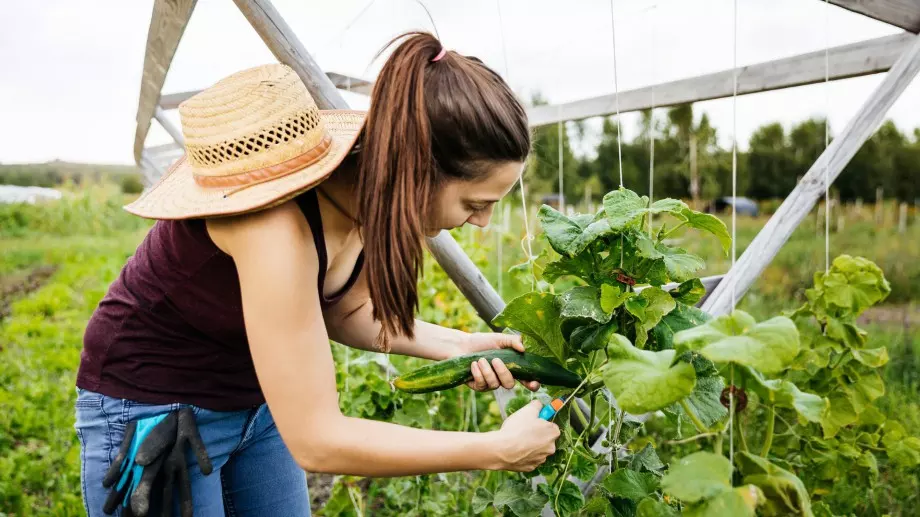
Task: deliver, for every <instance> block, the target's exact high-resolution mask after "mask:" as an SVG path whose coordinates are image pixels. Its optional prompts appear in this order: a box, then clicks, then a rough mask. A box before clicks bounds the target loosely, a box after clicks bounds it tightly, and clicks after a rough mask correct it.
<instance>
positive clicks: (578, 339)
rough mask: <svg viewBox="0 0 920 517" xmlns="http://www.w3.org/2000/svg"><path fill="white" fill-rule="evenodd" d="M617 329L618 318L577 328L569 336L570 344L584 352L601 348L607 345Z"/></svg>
mask: <svg viewBox="0 0 920 517" xmlns="http://www.w3.org/2000/svg"><path fill="white" fill-rule="evenodd" d="M616 331H617V322H616V320H611V321H610V322H609V323H604V324H600V323H591V324H589V325H584V326H581V327H578V328H576V329H575V330H573V331H572V334H571V335H570V336H569V344H570V345H571V347H572V348H573V349H575V350H578V351H579V352H581V353H583V354H587V353H588V352H593V351H594V350H601V349H603V348H604V347H606V346H607V342H608V341H609V340H610V336H612V335H613V333H614V332H616Z"/></svg>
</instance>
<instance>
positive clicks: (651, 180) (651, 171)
mask: <svg viewBox="0 0 920 517" xmlns="http://www.w3.org/2000/svg"><path fill="white" fill-rule="evenodd" d="M650 18H653V16H650ZM651 26H652V28H651V30H650V31H649V34H650V37H651V40H652V41H651V45H650V46H651V49H652V50H651V52H652V59H650V61H651V67H652V110H651V112H650V113H649V122H648V136H649V161H648V202H649V204H651V203H652V201H654V200H655V86H656V85H655V24H654V23H652V24H651ZM652 232H653V230H652V213H651V212H649V214H648V236H649V238H651V237H652Z"/></svg>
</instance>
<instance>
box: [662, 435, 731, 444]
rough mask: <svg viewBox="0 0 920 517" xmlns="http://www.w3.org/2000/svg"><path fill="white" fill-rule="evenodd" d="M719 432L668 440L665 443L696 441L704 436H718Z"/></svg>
mask: <svg viewBox="0 0 920 517" xmlns="http://www.w3.org/2000/svg"><path fill="white" fill-rule="evenodd" d="M718 435H719V433H702V434H696V435H693V436H691V437H690V438H684V439H683V440H668V441H666V442H664V443H666V444H668V445H682V444H685V443H690V442H695V441H697V440H702V439H703V438H711V437H715V436H718Z"/></svg>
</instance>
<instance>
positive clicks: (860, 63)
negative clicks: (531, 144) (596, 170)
mask: <svg viewBox="0 0 920 517" xmlns="http://www.w3.org/2000/svg"><path fill="white" fill-rule="evenodd" d="M911 36H912V35H911V34H895V35H892V36H884V37H881V38H876V39H871V40H867V41H861V42H858V43H852V44H849V45H842V46H839V47H834V48H831V49H830V50H829V51H828V65H829V75H830V79H832V80H838V79H845V78H849V77H857V76H862V75H868V74H874V73H879V72H884V71H886V70H888V69H889V68H890V67H891V65H893V64H894V62H895V60H896V59H897V58H898V56H900V55H901V54H903V53H904V51H905V50H907V49H908V48H909V46H910V44H911V42H912V39H913V38H912V37H911ZM737 73H738V95H747V94H751V93H759V92H766V91H771V90H779V89H783V88H790V87H793V86H802V85H806V84H813V83H819V82H822V81H824V51H823V50H821V51H817V52H810V53H808V54H802V55H799V56H793V57H788V58H784V59H778V60H775V61H768V62H765V63H759V64H755V65H749V66H744V67H739V68H738V69H737ZM733 74H734V69H729V70H723V71H721V72H716V73H713V74H707V75H701V76H698V77H692V78H689V79H681V80H678V81H672V82H667V83H663V84H658V85H654V86H645V87H642V88H637V89H635V90H629V91H625V92H620V112H621V113H626V112H630V111H638V110H643V109H648V108H651V107H653V106H655V107H663V106H673V105H676V104H683V103H687V102H696V101H704V100H711V99H720V98H724V97H731V95H732V78H733ZM653 101H654V102H653ZM612 113H616V96H615V95H614V94H606V95H601V96H598V97H592V98H589V99H582V100H579V101H574V102H567V103H563V104H557V105H546V106H534V107H531V108H530V109H528V110H527V114H528V117H529V119H530V125H531V126H542V125H546V124H555V123H557V122H559V121H560V120H562V121H566V120H578V119H585V118H589V117H596V116H600V115H610V114H612Z"/></svg>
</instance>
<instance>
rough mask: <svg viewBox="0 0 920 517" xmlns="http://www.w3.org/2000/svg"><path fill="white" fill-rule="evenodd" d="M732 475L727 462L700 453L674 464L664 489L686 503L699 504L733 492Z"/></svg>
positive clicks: (667, 475) (663, 480)
mask: <svg viewBox="0 0 920 517" xmlns="http://www.w3.org/2000/svg"><path fill="white" fill-rule="evenodd" d="M731 475H732V464H731V463H729V461H728V459H727V458H725V457H724V456H722V455H720V454H713V453H711V452H705V451H700V452H695V453H693V454H691V455H689V456H685V457H683V458H681V459H680V460H678V461H677V462H676V463H672V465H671V469H670V470H669V471H668V473H667V474H666V475H665V476H664V478H662V479H661V488H662V489H663V490H664V491H665V492H666V493H668V494H671V495H672V496H674V497H676V498H678V499H680V500H681V501H683V502H685V503H696V502H699V501H703V500H706V499H710V498H712V497H715V496H717V495H719V494H721V493H724V492H728V491H730V490H731V488H732V486H731V481H730V480H731Z"/></svg>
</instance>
